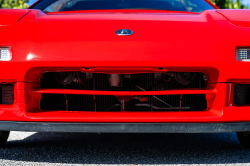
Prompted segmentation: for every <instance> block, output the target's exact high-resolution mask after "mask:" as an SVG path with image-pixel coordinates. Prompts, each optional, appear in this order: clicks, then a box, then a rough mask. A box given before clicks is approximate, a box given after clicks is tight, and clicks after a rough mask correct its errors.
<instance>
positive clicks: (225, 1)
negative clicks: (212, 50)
mask: <svg viewBox="0 0 250 166" xmlns="http://www.w3.org/2000/svg"><path fill="white" fill-rule="evenodd" d="M35 1H36V0H0V8H15V9H22V8H27V7H29V6H30V5H32V4H33V3H34V2H35ZM210 1H211V2H213V3H214V4H216V5H217V6H218V7H220V8H221V9H249V8H250V0H210Z"/></svg>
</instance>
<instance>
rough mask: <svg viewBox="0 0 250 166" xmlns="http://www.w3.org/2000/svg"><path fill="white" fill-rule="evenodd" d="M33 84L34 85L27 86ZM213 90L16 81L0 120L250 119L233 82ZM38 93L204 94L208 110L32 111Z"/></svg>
mask: <svg viewBox="0 0 250 166" xmlns="http://www.w3.org/2000/svg"><path fill="white" fill-rule="evenodd" d="M30 85H33V86H30ZM215 85H216V86H214V88H212V89H204V90H197V89H193V90H167V91H147V92H141V91H138V92H137V91H134V92H117V91H115V92H110V91H109V92H108V91H87V90H58V89H57V90H56V89H54V90H52V89H47V90H46V89H39V88H38V87H37V86H34V84H33V83H29V84H28V83H23V82H17V83H15V86H14V87H15V90H14V94H15V102H14V104H13V105H0V113H1V116H0V120H1V121H33V122H35V121H37V122H38V121H39V122H145V123H146V122H155V123H157V122H164V123H167V122H203V123H205V122H247V121H250V106H242V107H237V106H234V105H233V103H232V99H233V95H232V94H233V88H234V86H233V85H234V84H233V83H217V84H215ZM41 93H54V94H93V95H116V96H119V95H120V96H128V95H131V94H132V95H152V94H153V95H162V94H165V95H171V94H206V98H207V101H208V109H207V111H193V112H191V111H188V112H178V111H177V112H80V111H47V112H41V111H36V110H32V109H33V108H37V105H39V102H40V98H39V95H40V94H41Z"/></svg>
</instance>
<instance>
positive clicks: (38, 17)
mask: <svg viewBox="0 0 250 166" xmlns="http://www.w3.org/2000/svg"><path fill="white" fill-rule="evenodd" d="M247 13H249V10H245V11H242V10H235V11H232V10H219V9H215V10H207V11H204V12H202V13H200V14H198V13H188V12H172V11H151V10H145V11H144V10H106V11H95V12H86V11H85V12H83V11H79V12H78V11H77V12H70V13H68V12H63V13H50V14H45V13H43V12H41V11H39V10H31V9H27V10H0V31H1V32H4V33H2V35H1V38H0V46H10V47H11V51H12V55H13V58H12V60H11V61H1V62H0V70H1V73H0V82H1V83H11V84H13V85H14V87H15V91H14V93H15V94H14V95H15V101H14V104H13V105H4V104H1V105H0V120H1V121H43V122H46V121H50V122H246V121H250V107H249V106H244V107H237V106H235V105H234V103H233V102H232V101H233V91H234V86H233V85H234V84H236V83H250V72H249V71H250V64H249V62H240V61H236V60H235V48H236V47H237V46H250V41H249V39H248V38H249V37H248V36H250V29H249V28H246V27H248V25H249V23H250V20H249V19H248V18H244V16H245V15H246V14H247ZM2 16H5V17H2ZM237 21H240V22H244V25H243V24H239V25H243V27H242V26H238V24H237V23H235V22H237ZM121 28H124V29H131V30H133V31H134V34H133V35H131V36H117V35H116V34H115V31H116V30H117V29H121ZM20 32H22V33H20ZM85 68H90V69H91V70H93V71H92V72H94V71H95V72H97V71H98V72H101V73H131V74H134V73H143V72H146V71H147V72H154V70H158V69H159V68H163V69H164V71H190V72H191V71H199V72H203V73H205V74H206V75H207V77H208V83H209V86H208V88H207V89H202V90H201V89H199V90H197V89H185V90H169V91H150V92H136V91H135V92H120V91H116V92H109V91H83V90H82V91H78V90H62V89H56V90H53V89H41V88H40V86H39V80H40V77H41V75H42V73H44V72H47V71H82V72H86V71H84V70H85ZM157 72H159V71H157ZM41 93H58V94H59V93H60V94H92V95H115V96H131V95H136V94H138V95H156V94H206V96H207V101H208V109H207V110H206V111H200V112H199V111H196V112H77V111H47V112H42V111H40V108H39V103H40V99H41Z"/></svg>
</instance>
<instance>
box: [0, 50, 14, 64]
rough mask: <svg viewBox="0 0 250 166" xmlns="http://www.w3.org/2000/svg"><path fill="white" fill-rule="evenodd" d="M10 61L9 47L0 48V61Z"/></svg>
mask: <svg viewBox="0 0 250 166" xmlns="http://www.w3.org/2000/svg"><path fill="white" fill-rule="evenodd" d="M11 59H12V56H11V51H10V47H0V61H10V60H11Z"/></svg>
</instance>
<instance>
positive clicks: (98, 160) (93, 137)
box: [0, 132, 250, 166]
mask: <svg viewBox="0 0 250 166" xmlns="http://www.w3.org/2000/svg"><path fill="white" fill-rule="evenodd" d="M77 164H79V165H93V166H95V165H112V166H113V165H126V166H127V165H149V166H153V165H157V166H158V165H188V166H191V165H209V166H210V165H250V149H245V148H243V147H242V146H241V145H240V144H239V142H238V140H237V137H236V134H235V133H223V134H86V133H35V132H11V134H10V137H9V139H8V142H7V146H6V148H5V149H0V165H77Z"/></svg>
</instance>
